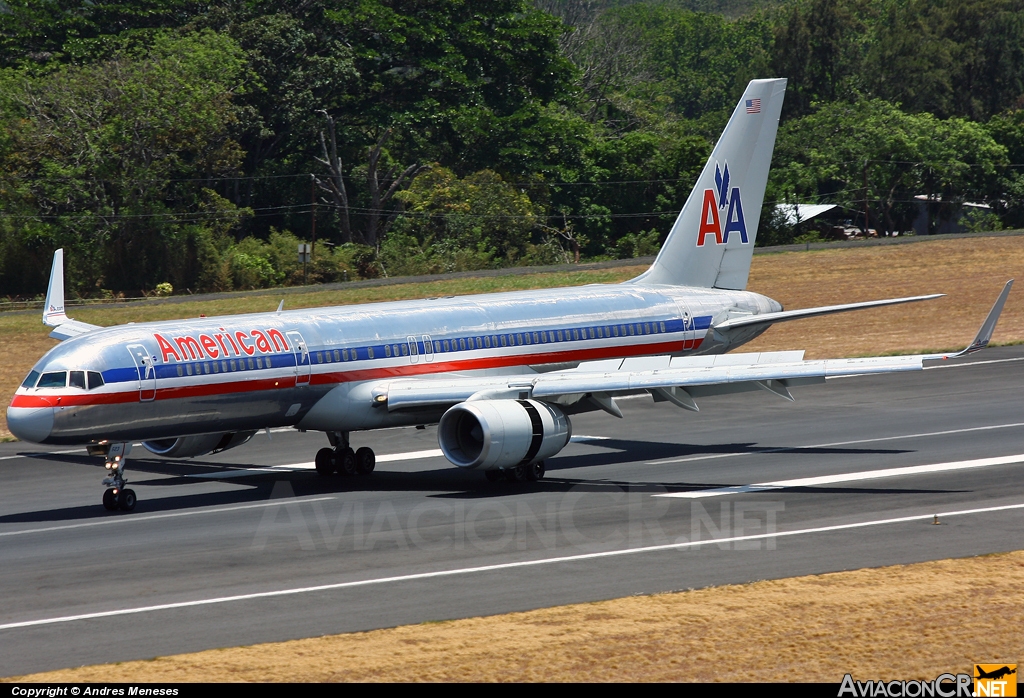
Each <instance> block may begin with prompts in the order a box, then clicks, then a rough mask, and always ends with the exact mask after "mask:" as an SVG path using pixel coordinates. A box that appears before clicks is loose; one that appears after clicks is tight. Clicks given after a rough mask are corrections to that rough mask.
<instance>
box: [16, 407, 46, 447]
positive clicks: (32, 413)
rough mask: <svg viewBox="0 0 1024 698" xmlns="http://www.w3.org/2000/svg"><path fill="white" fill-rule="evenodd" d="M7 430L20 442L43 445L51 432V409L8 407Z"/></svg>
mask: <svg viewBox="0 0 1024 698" xmlns="http://www.w3.org/2000/svg"><path fill="white" fill-rule="evenodd" d="M7 428H8V429H10V430H11V433H12V434H14V435H15V436H16V437H18V438H19V439H21V440H22V441H31V442H32V443H37V444H39V443H43V441H45V440H46V439H47V437H49V436H50V432H51V431H53V408H52V407H8V408H7Z"/></svg>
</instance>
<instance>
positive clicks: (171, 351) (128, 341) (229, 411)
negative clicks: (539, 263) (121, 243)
mask: <svg viewBox="0 0 1024 698" xmlns="http://www.w3.org/2000/svg"><path fill="white" fill-rule="evenodd" d="M785 89H786V81H785V80H783V79H775V80H754V81H752V82H751V83H750V84H749V85H748V86H747V88H746V91H745V92H744V94H743V97H742V98H741V99H740V101H739V104H738V105H737V107H736V109H735V111H734V112H733V114H732V117H731V118H730V120H729V123H728V124H727V126H726V128H725V130H724V132H723V133H722V136H721V138H720V139H719V141H718V143H717V145H716V146H715V148H714V150H713V152H712V153H711V156H710V158H709V159H708V161H707V164H706V165H705V166H704V169H703V171H702V172H701V174H700V177H699V178H698V180H697V183H696V186H695V187H694V189H693V191H692V192H691V193H690V195H689V198H688V199H687V201H686V203H685V205H684V206H683V208H682V211H681V212H680V214H679V217H678V218H677V219H676V221H675V224H674V225H673V226H672V230H671V232H670V233H669V235H668V238H667V239H666V241H665V244H664V245H663V246H662V248H661V251H660V253H659V254H658V256H657V259H656V260H655V261H654V264H653V265H651V267H650V269H648V270H647V271H646V272H644V273H643V274H641V275H640V276H638V277H636V278H635V279H632V280H630V281H627V282H625V283H621V284H617V285H591V286H583V287H579V288H562V289H554V290H542V291H519V292H512V293H496V294H487V295H478V296H465V297H459V298H427V299H424V300H414V301H400V302H393V303H375V304H369V305H359V306H345V307H333V308H320V309H313V310H292V311H284V310H282V309H281V308H278V311H277V312H272V313H256V314H249V315H230V316H223V317H211V318H200V319H190V320H180V321H168V322H149V323H139V324H128V325H120V326H117V327H96V326H93V325H88V324H85V323H82V322H78V321H75V320H72V319H70V318H68V316H67V315H66V314H65V311H64V272H63V251H62V250H57V251H56V252H55V253H54V257H53V268H52V271H51V276H50V285H49V290H48V293H47V297H46V305H45V308H44V310H43V322H44V323H45V324H46V325H48V326H51V327H54V328H55V329H54V330H53V332H52V333H51V335H50V336H52V337H55V338H57V339H61V340H65V341H63V343H61V344H59V345H57V346H56V347H54V348H53V349H51V350H50V351H49V352H47V353H46V355H45V356H43V358H42V359H40V360H39V362H38V363H36V365H35V366H34V367H33V368H32V370H31V372H29V374H28V376H27V377H26V378H25V381H24V383H22V385H21V387H20V388H19V389H18V391H17V393H16V394H15V396H14V398H13V400H12V401H11V405H10V407H8V409H7V423H8V426H9V428H10V430H11V432H12V433H13V434H14V435H15V436H17V437H18V438H19V439H22V440H25V441H31V442H35V443H40V444H55V445H56V444H60V445H66V444H85V445H87V446H88V450H89V453H90V454H93V455H96V456H103V457H104V459H105V462H106V468H107V477H106V479H105V480H104V481H103V483H104V485H106V486H107V489H106V491H105V493H104V495H103V505H104V506H105V507H106V508H107V509H109V510H115V509H120V510H127V511H130V510H132V509H133V508H134V507H135V503H136V495H135V492H134V491H132V490H131V489H129V488H126V487H125V484H126V481H125V472H124V469H125V458H126V457H127V456H128V454H129V451H130V449H131V445H132V443H133V442H141V443H142V445H143V446H144V447H145V448H146V449H148V450H149V451H151V452H152V453H155V454H157V455H161V456H167V457H171V458H177V457H189V456H199V455H202V454H206V453H216V452H219V451H223V450H225V449H229V448H234V447H235V446H239V445H241V444H244V443H245V442H246V441H248V440H249V439H250V438H251V437H252V436H253V434H255V433H256V432H257V431H259V430H261V429H268V428H273V427H294V428H296V429H300V430H306V431H322V432H324V433H325V434H326V435H327V439H328V441H329V443H330V447H325V448H322V449H320V450H319V451H318V452H317V454H316V458H315V462H316V471H317V472H318V473H319V474H321V475H325V476H327V475H331V474H334V473H340V474H344V475H355V474H360V475H367V474H369V473H370V472H371V471H373V469H374V461H375V458H374V453H373V451H371V450H370V449H369V448H366V447H362V448H359V449H358V450H353V448H352V447H351V446H350V441H349V436H350V434H351V433H352V432H358V431H362V430H367V429H379V428H386V427H396V426H402V425H420V424H435V423H436V424H437V425H438V431H437V435H438V442H439V443H440V446H441V450H442V452H443V453H444V455H445V457H446V458H447V459H448V460H449V461H450V462H451V463H452V464H454V465H455V466H458V467H460V468H468V469H473V470H479V471H482V472H484V473H485V475H487V477H488V478H489V479H494V480H496V479H498V478H506V479H510V480H514V481H519V480H536V479H538V478H541V477H543V476H544V462H545V460H546V459H548V458H551V457H552V456H554V455H555V454H557V453H558V452H559V451H561V450H562V449H563V448H564V447H565V445H566V444H567V443H569V438H570V435H571V424H570V418H571V417H572V416H573V415H575V414H579V413H582V412H588V411H592V410H604V411H605V412H608V413H609V414H611V415H614V416H616V417H622V413H621V412H620V410H619V407H618V406H617V405H616V402H615V398H616V396H622V395H627V394H638V393H649V394H650V395H652V396H653V398H654V400H655V401H657V402H665V403H669V404H670V405H674V406H675V407H679V408H682V409H683V410H691V411H697V409H698V407H697V403H696V400H697V399H699V398H701V397H704V396H707V395H714V394H722V393H734V392H742V391H756V390H766V391H768V392H770V393H773V394H775V395H777V396H779V397H782V398H785V399H788V400H792V396H791V394H790V388H792V387H794V386H800V385H806V384H811V383H821V382H824V380H825V378H826V377H828V376H840V375H851V374H866V373H888V372H896V371H911V370H920V369H921V368H922V362H923V361H925V360H928V359H937V358H944V357H942V356H941V355H921V356H902V357H878V358H865V359H844V360H830V361H804V360H803V352H799V351H798V352H773V353H755V354H729V355H724V354H725V353H726V352H727V351H729V350H730V349H733V348H735V347H738V346H739V345H741V344H743V343H744V342H747V341H749V340H751V339H753V338H754V337H757V336H758V335H760V334H761V333H762V332H764V331H765V330H766V329H768V327H770V326H771V325H773V324H774V323H777V322H783V321H788V320H796V319H799V318H806V317H814V316H817V315H824V314H828V313H836V312H842V311H846V310H856V309H861V308H872V307H878V306H883V305H892V304H896V303H908V302H911V301H921V300H927V299H930V298H936V297H938V296H937V295H927V296H915V297H912V298H895V299H888V300H879V301H871V302H866V303H851V304H845V305H835V306H827V307H820V308H809V309H804V310H791V311H784V310H783V309H782V306H781V305H780V304H779V303H777V302H776V301H774V300H772V299H770V298H767V297H765V296H762V295H759V294H757V293H752V292H750V291H746V290H745V288H746V285H747V276H748V273H749V270H750V261H751V256H752V254H753V249H754V241H755V239H756V237H757V221H758V216H759V214H760V211H761V205H762V200H763V198H764V192H765V184H766V182H767V179H768V169H769V165H770V162H771V158H772V150H773V148H774V145H775V135H776V131H777V130H778V124H779V114H780V112H781V109H782V100H783V95H784V93H785ZM1010 283H1012V281H1011V282H1009V283H1007V284H1006V287H1005V288H1004V289H1003V292H1002V293H1001V294H1000V296H999V298H998V300H997V301H996V304H995V306H994V307H993V309H992V312H991V313H990V314H989V316H988V318H987V319H986V321H985V323H984V324H983V325H982V328H981V331H980V332H979V334H978V336H977V338H976V339H975V341H974V342H973V343H972V344H971V345H970V347H968V348H967V349H965V350H964V352H961V353H966V352H969V351H975V350H977V349H981V348H983V347H984V346H985V345H986V344H987V343H988V341H989V338H990V337H991V335H992V330H993V329H994V327H995V323H996V320H997V319H998V315H999V313H1000V312H1001V310H1002V306H1003V303H1004V302H1005V300H1006V297H1007V295H1008V294H1009V290H1010ZM940 295H941V294H940Z"/></svg>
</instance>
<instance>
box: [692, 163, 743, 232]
mask: <svg viewBox="0 0 1024 698" xmlns="http://www.w3.org/2000/svg"><path fill="white" fill-rule="evenodd" d="M726 207H728V210H727V209H726ZM719 211H727V212H726V214H725V220H724V223H725V225H724V226H723V225H722V223H723V220H722V217H721V216H720V215H719ZM729 233H739V234H740V241H741V242H744V243H748V242H750V240H749V238H747V224H746V222H744V220H743V202H742V201H741V200H740V188H739V187H733V188H732V189H729V163H725V173H724V174H723V172H722V170H721V169H720V168H719V166H718V163H717V162H716V163H715V189H705V190H704V203H703V204H702V205H701V214H700V228H699V229H698V230H697V247H703V246H704V241H705V239H706V238H707V237H708V236H709V235H714V236H715V244H717V245H725V244H728V242H729Z"/></svg>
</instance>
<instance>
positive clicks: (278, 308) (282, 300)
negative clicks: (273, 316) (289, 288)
mask: <svg viewBox="0 0 1024 698" xmlns="http://www.w3.org/2000/svg"><path fill="white" fill-rule="evenodd" d="M282 310H284V298H282V299H281V302H280V303H278V304H277V312H279V313H280V312H281V311H282Z"/></svg>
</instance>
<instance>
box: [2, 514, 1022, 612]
mask: <svg viewBox="0 0 1024 698" xmlns="http://www.w3.org/2000/svg"><path fill="white" fill-rule="evenodd" d="M285 501H286V500H278V503H280V504H283V503H284V502H285ZM305 501H312V500H305ZM1016 509H1024V504H1007V505H1005V506H997V507H984V508H980V509H962V510H960V511H946V512H937V513H935V514H919V515H915V516H901V517H898V518H892V519H876V520H874V521H862V522H860V523H851V524H837V525H835V526H819V527H817V528H804V529H798V530H795V531H781V532H776V533H761V534H757V535H749V536H732V537H727V538H708V539H705V540H699V541H682V542H677V543H667V544H665V545H650V546H646V547H642V548H626V549H624V550H609V551H606V552H600V553H584V554H580V555H565V556H562V557H549V558H542V559H540V560H524V561H521V562H506V563H500V564H496V565H483V566H480V567H463V568H459V569H453V570H439V571H436V572H421V573H418V574H403V575H396V576H393V577H379V578H377V579H363V580H359V581H354V582H338V583H335V584H321V585H318V586H310V587H296V588H293V589H278V590H275V591H264V592H257V593H254V594H238V595H236V596H217V597H213V598H208V599H196V600H194V601H179V602H177V603H165V604H156V605H153V606H139V607H136V608H119V609H116V610H112V611H98V612H95V613H80V614H78V615H72V616H58V617H54V618H39V619H36V620H26V621H20V622H16V623H4V624H2V625H0V630H12V629H15V628H29V627H34V626H39V625H53V624H55V623H70V622H72V621H76V620H92V619H96V618H110V617H113V616H127V615H133V614H137V613H150V612H153V611H167V610H172V609H176V608H193V607H196V606H210V605H213V604H222V603H230V602H233V601H251V600H254V599H266V598H271V597H275V596H294V595H297V594H309V593H313V592H318V591H334V590H337V589H351V588H355V587H365V586H373V585H379V584H392V583H395V582H409V581H416V580H420V579H436V578H439V577H456V576H461V575H468V574H477V573H480V572H495V571H501V570H509V569H515V568H519V567H538V566H541V565H553V564H558V563H563V562H578V561H581V560H596V559H600V558H611V557H621V556H623V555H636V554H639V553H651V552H658V551H664V550H683V549H686V548H690V547H694V546H697V547H699V546H702V545H721V544H724V543H737V542H740V541H755V540H768V539H773V538H788V537H793V536H803V535H808V534H813V533H829V532H832V531H846V530H851V529H857V528H868V527H871V526H885V525H891V524H898V523H909V522H912V521H928V520H930V519H931V518H932V517H933V516H939V517H942V518H947V519H948V518H949V517H951V516H967V515H969V514H985V513H991V512H997V511H1010V510H1016Z"/></svg>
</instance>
